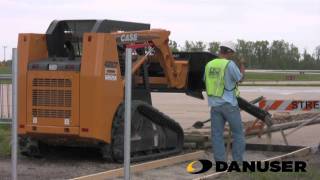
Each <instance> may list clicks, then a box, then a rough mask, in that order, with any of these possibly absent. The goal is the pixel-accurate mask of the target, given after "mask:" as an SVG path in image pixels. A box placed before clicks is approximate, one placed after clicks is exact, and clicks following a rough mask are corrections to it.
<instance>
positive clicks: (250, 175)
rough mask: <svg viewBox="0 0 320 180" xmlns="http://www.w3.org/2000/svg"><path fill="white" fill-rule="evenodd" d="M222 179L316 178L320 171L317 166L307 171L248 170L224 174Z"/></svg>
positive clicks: (277, 179)
mask: <svg viewBox="0 0 320 180" xmlns="http://www.w3.org/2000/svg"><path fill="white" fill-rule="evenodd" d="M221 178H222V179H228V180H231V179H232V180H269V179H272V180H295V179H302V180H313V179H314V180H316V179H320V172H319V170H318V168H316V167H309V168H307V172H247V173H231V174H228V175H226V176H222V177H221Z"/></svg>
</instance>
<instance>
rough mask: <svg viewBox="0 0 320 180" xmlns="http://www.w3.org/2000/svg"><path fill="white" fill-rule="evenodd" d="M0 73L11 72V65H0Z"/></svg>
mask: <svg viewBox="0 0 320 180" xmlns="http://www.w3.org/2000/svg"><path fill="white" fill-rule="evenodd" d="M0 74H11V67H9V66H0Z"/></svg>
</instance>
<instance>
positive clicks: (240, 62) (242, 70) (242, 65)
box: [238, 58, 245, 82]
mask: <svg viewBox="0 0 320 180" xmlns="http://www.w3.org/2000/svg"><path fill="white" fill-rule="evenodd" d="M244 63H245V61H244V59H243V58H241V59H240V60H239V61H238V67H239V69H240V73H241V74H242V78H241V80H240V82H242V81H243V79H244V73H245V66H244Z"/></svg>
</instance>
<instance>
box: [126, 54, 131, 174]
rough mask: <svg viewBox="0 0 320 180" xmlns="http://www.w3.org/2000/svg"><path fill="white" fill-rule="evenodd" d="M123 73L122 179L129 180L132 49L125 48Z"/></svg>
mask: <svg viewBox="0 0 320 180" xmlns="http://www.w3.org/2000/svg"><path fill="white" fill-rule="evenodd" d="M125 68H126V72H125V114H124V119H125V121H124V179H125V180H130V179H131V178H130V145H131V81H132V79H131V71H132V70H131V68H132V49H131V48H126V66H125Z"/></svg>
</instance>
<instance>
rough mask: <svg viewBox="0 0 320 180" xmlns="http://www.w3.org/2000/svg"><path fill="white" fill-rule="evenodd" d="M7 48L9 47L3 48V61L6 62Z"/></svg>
mask: <svg viewBox="0 0 320 180" xmlns="http://www.w3.org/2000/svg"><path fill="white" fill-rule="evenodd" d="M6 48H7V46H3V61H4V62H6Z"/></svg>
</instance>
